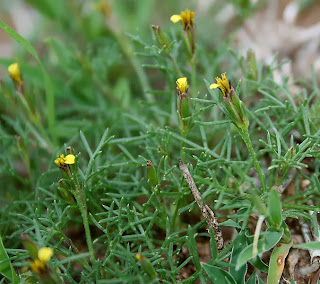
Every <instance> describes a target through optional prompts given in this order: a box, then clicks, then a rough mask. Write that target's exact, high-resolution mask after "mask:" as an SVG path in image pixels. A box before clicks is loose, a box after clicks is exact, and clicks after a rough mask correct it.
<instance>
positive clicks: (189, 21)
mask: <svg viewBox="0 0 320 284" xmlns="http://www.w3.org/2000/svg"><path fill="white" fill-rule="evenodd" d="M193 18H194V12H193V11H190V10H189V9H187V10H185V11H184V12H183V11H182V12H181V14H180V15H172V16H171V18H170V20H171V22H173V23H177V22H179V21H181V23H182V26H183V29H184V30H187V29H190V28H192V27H193Z"/></svg>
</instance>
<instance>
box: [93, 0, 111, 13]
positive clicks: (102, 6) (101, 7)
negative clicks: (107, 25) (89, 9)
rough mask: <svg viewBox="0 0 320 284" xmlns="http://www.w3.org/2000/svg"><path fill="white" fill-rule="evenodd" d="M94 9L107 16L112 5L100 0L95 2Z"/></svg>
mask: <svg viewBox="0 0 320 284" xmlns="http://www.w3.org/2000/svg"><path fill="white" fill-rule="evenodd" d="M93 7H94V9H96V10H97V11H99V12H101V13H102V15H103V16H105V17H107V16H109V14H110V6H109V4H108V3H107V2H106V1H104V0H100V1H98V2H95V3H94V4H93Z"/></svg>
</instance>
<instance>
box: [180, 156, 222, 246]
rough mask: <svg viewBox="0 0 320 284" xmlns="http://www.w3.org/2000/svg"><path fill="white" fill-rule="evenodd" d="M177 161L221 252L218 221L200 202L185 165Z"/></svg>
mask: <svg viewBox="0 0 320 284" xmlns="http://www.w3.org/2000/svg"><path fill="white" fill-rule="evenodd" d="M178 161H179V168H180V170H181V171H182V174H183V176H184V178H185V180H186V182H187V183H188V185H189V188H190V189H191V192H192V194H193V196H194V199H195V200H196V202H197V204H198V206H199V208H200V210H201V213H202V216H203V217H204V218H205V220H206V222H207V224H208V226H209V227H212V228H213V231H214V238H215V240H216V244H217V248H218V249H219V250H221V249H222V248H223V237H222V233H221V230H220V228H219V223H218V220H217V218H216V216H215V215H214V213H213V211H212V210H211V209H210V207H209V206H208V205H207V204H206V203H205V202H204V201H202V197H201V194H200V192H199V190H198V188H197V186H196V184H195V182H194V180H193V178H192V176H191V174H190V172H189V169H188V167H187V165H186V164H184V163H183V162H182V160H181V158H178Z"/></svg>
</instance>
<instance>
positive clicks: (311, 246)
mask: <svg viewBox="0 0 320 284" xmlns="http://www.w3.org/2000/svg"><path fill="white" fill-rule="evenodd" d="M293 247H294V248H299V249H318V250H320V242H310V243H304V244H297V245H294V246H293Z"/></svg>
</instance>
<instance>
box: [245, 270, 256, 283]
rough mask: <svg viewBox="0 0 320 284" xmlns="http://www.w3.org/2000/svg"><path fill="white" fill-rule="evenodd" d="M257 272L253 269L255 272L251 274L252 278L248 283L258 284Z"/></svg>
mask: <svg viewBox="0 0 320 284" xmlns="http://www.w3.org/2000/svg"><path fill="white" fill-rule="evenodd" d="M256 282H257V281H256V272H255V271H253V273H252V274H251V276H250V278H249V279H248V281H247V284H256Z"/></svg>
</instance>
